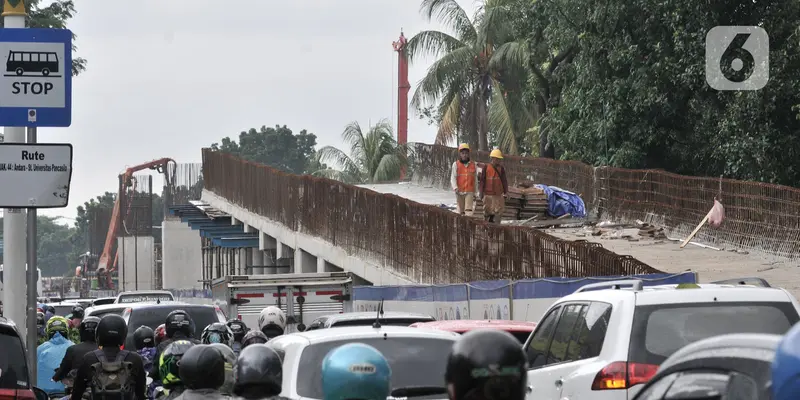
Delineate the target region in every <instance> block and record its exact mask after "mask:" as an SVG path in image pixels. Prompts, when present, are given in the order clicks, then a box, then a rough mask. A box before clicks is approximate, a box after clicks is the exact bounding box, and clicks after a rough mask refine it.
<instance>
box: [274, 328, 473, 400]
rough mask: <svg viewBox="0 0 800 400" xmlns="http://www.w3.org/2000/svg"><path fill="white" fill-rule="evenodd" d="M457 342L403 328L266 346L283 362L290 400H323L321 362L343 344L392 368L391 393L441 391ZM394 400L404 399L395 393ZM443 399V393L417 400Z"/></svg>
mask: <svg viewBox="0 0 800 400" xmlns="http://www.w3.org/2000/svg"><path fill="white" fill-rule="evenodd" d="M458 338H459V334H457V333H454V332H446V331H438V330H428V329H417V328H409V327H405V326H382V327H380V328H373V327H370V326H358V327H342V328H336V329H318V330H312V331H306V332H298V333H292V334H289V335H283V336H278V337H277V338H275V339H272V340H270V341H269V342H267V346H269V347H271V348H272V349H274V350H275V351H276V352H277V353H278V354H280V356H281V358H282V359H283V391H282V392H281V396H284V397H288V398H290V399H299V398H302V399H322V397H323V396H322V379H321V375H320V374H321V369H320V365H322V360H323V359H324V358H325V356H326V355H327V354H328V352H329V351H331V350H333V349H334V348H336V347H339V346H341V345H343V344H347V343H352V342H359V343H366V344H368V345H370V346H373V347H375V348H377V349H378V350H379V351H380V352H381V353H383V355H384V356H385V357H386V359H387V360H389V366H390V367H391V368H392V390H397V389H401V388H412V387H434V388H436V387H441V388H442V389H444V388H443V386H444V372H445V367H446V365H447V356H448V354H449V353H450V349H451V348H452V347H453V343H454V342H455V341H456V340H457V339H458ZM394 397H406V396H403V395H400V393H395V394H394ZM425 398H428V399H430V398H435V399H446V398H447V394H446V393H445V392H443V393H439V394H431V395H430V396H415V400H416V399H425Z"/></svg>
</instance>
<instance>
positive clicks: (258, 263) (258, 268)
mask: <svg viewBox="0 0 800 400" xmlns="http://www.w3.org/2000/svg"><path fill="white" fill-rule="evenodd" d="M250 253H251V254H252V256H251V257H250V266H251V267H252V268H250V271H249V273H248V275H261V274H263V273H264V267H263V265H264V252H263V251H261V250H259V249H255V248H254V249H250Z"/></svg>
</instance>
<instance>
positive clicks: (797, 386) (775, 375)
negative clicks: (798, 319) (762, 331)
mask: <svg viewBox="0 0 800 400" xmlns="http://www.w3.org/2000/svg"><path fill="white" fill-rule="evenodd" d="M771 390H772V400H794V399H796V398H797V395H798V394H800V323H798V324H795V325H794V327H792V329H789V332H788V333H787V334H786V335H785V336H784V337H783V339H782V340H781V342H780V344H778V348H777V349H776V350H775V359H774V360H773V361H772V386H771Z"/></svg>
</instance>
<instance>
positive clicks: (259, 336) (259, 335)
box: [242, 329, 269, 349]
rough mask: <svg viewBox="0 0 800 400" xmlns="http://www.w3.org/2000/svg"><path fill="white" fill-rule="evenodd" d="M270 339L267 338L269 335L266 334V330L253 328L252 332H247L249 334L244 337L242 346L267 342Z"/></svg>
mask: <svg viewBox="0 0 800 400" xmlns="http://www.w3.org/2000/svg"><path fill="white" fill-rule="evenodd" d="M268 340H269V339H267V335H265V334H264V332H261V331H257V330H255V329H253V330H251V331H250V332H247V334H246V335H244V338H242V348H243V349H244V348H245V347H247V346H249V345H251V344H257V343H267V341H268Z"/></svg>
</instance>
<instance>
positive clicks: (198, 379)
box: [178, 345, 225, 390]
mask: <svg viewBox="0 0 800 400" xmlns="http://www.w3.org/2000/svg"><path fill="white" fill-rule="evenodd" d="M178 372H179V374H180V376H181V382H183V384H184V385H185V386H186V387H187V388H189V389H192V390H199V389H216V388H218V387H220V386H222V384H223V383H225V359H224V358H223V357H222V353H220V352H219V350H217V349H215V348H213V347H211V346H206V345H195V346H192V347H191V348H190V349H189V350H187V351H186V354H184V355H183V357H182V358H181V362H180V365H179V367H178Z"/></svg>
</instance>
